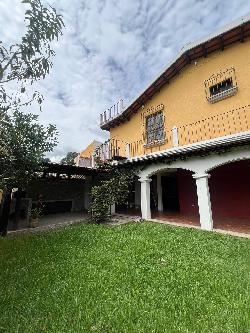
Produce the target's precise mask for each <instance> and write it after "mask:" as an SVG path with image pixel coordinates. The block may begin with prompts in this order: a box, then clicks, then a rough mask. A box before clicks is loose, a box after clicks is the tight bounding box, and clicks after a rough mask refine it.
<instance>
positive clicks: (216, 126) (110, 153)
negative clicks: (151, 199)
mask: <svg viewBox="0 0 250 333" xmlns="http://www.w3.org/2000/svg"><path fill="white" fill-rule="evenodd" d="M249 130H250V105H248V106H245V107H242V108H239V109H235V110H231V111H227V112H224V113H221V114H217V115H214V116H211V117H208V118H204V119H200V120H198V121H196V122H193V123H190V124H185V125H183V126H178V127H177V126H174V127H172V128H171V129H166V130H165V132H166V137H165V140H164V143H162V142H160V143H159V144H158V145H157V142H156V143H155V145H152V147H149V146H147V145H145V142H144V140H142V139H141V140H138V141H133V142H129V138H127V141H123V140H118V139H117V140H116V139H112V140H109V141H107V142H106V143H105V144H103V145H102V146H100V147H99V148H98V151H97V156H99V157H100V159H101V160H112V159H116V158H118V157H120V158H132V157H137V156H143V155H146V154H148V153H152V152H158V151H162V150H166V149H170V148H174V147H178V146H184V145H188V144H192V143H197V142H200V141H204V140H211V139H214V138H218V137H222V136H227V135H231V134H236V133H240V132H245V131H249Z"/></svg>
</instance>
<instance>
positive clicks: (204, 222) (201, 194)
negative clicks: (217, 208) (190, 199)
mask: <svg viewBox="0 0 250 333" xmlns="http://www.w3.org/2000/svg"><path fill="white" fill-rule="evenodd" d="M209 177H210V175H209V174H207V173H205V174H195V175H193V178H194V179H195V180H196V187H197V197H198V206H199V214H200V225H201V229H204V230H212V229H213V217H212V210H211V201H210V193H209V186H208V178H209Z"/></svg>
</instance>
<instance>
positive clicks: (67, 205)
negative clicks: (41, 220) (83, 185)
mask: <svg viewBox="0 0 250 333" xmlns="http://www.w3.org/2000/svg"><path fill="white" fill-rule="evenodd" d="M43 205H44V206H43V211H42V214H43V215H48V214H58V213H67V212H71V209H72V201H67V200H63V201H47V202H43Z"/></svg>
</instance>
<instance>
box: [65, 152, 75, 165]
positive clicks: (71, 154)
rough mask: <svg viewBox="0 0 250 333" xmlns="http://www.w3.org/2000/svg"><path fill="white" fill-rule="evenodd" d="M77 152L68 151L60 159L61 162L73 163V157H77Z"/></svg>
mask: <svg viewBox="0 0 250 333" xmlns="http://www.w3.org/2000/svg"><path fill="white" fill-rule="evenodd" d="M77 155H78V153H77V152H75V151H70V152H68V153H67V155H66V156H65V157H64V158H62V159H61V164H66V165H74V164H75V162H74V159H75V158H76V157H77Z"/></svg>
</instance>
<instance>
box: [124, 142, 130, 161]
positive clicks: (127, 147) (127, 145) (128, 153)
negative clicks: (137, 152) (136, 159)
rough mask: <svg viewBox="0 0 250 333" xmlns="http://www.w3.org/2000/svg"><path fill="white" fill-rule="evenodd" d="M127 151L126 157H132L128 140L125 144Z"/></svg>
mask: <svg viewBox="0 0 250 333" xmlns="http://www.w3.org/2000/svg"><path fill="white" fill-rule="evenodd" d="M125 152H126V157H127V158H130V144H129V143H128V142H127V143H126V144H125Z"/></svg>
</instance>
